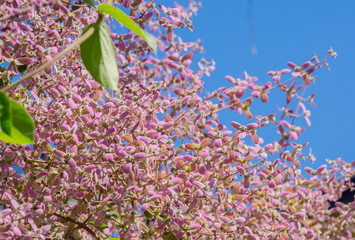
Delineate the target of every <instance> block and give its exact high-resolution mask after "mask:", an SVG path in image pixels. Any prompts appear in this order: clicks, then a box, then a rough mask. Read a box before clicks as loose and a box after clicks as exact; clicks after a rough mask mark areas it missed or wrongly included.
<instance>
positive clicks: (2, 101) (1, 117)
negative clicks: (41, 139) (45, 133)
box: [0, 92, 35, 144]
mask: <svg viewBox="0 0 355 240" xmlns="http://www.w3.org/2000/svg"><path fill="white" fill-rule="evenodd" d="M0 127H1V129H0V140H2V141H5V142H7V143H13V144H29V143H33V138H34V134H33V132H34V128H35V126H34V123H33V121H32V119H31V117H30V115H29V114H28V113H27V112H26V110H25V109H24V108H23V107H22V106H21V105H20V104H18V103H17V102H15V101H13V100H11V99H8V97H7V96H6V94H5V93H3V92H0Z"/></svg>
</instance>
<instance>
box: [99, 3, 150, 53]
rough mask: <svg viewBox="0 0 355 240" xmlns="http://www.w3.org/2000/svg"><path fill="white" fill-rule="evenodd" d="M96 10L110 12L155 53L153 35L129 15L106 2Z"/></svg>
mask: <svg viewBox="0 0 355 240" xmlns="http://www.w3.org/2000/svg"><path fill="white" fill-rule="evenodd" d="M97 10H98V11H99V12H104V13H108V14H110V16H111V17H114V18H115V19H116V20H117V21H118V22H120V23H122V24H123V25H124V26H126V27H127V28H128V29H129V30H131V31H132V32H134V33H136V34H137V35H138V36H140V37H141V38H143V39H144V40H145V41H146V42H147V44H148V45H149V47H151V48H152V49H153V51H154V53H155V54H157V42H156V41H155V39H154V37H153V36H152V35H150V34H149V33H147V32H146V31H144V30H143V29H141V28H140V27H139V26H138V25H137V24H136V23H135V22H134V21H133V20H132V19H131V18H130V17H129V16H127V15H126V14H125V13H124V12H122V11H121V10H120V9H118V8H116V7H114V6H111V5H108V4H101V5H100V6H99V7H98V8H97Z"/></svg>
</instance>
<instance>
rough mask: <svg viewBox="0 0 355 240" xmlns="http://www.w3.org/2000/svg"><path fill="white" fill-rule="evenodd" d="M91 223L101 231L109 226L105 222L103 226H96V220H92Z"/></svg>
mask: <svg viewBox="0 0 355 240" xmlns="http://www.w3.org/2000/svg"><path fill="white" fill-rule="evenodd" d="M89 224H90V225H92V226H94V227H95V228H96V229H97V230H99V231H100V232H102V231H103V230H104V229H106V228H108V226H107V225H106V224H104V223H103V224H102V225H101V226H96V225H95V222H94V221H90V222H89Z"/></svg>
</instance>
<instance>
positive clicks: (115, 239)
mask: <svg viewBox="0 0 355 240" xmlns="http://www.w3.org/2000/svg"><path fill="white" fill-rule="evenodd" d="M108 239H110V240H120V239H119V238H114V237H110V236H108Z"/></svg>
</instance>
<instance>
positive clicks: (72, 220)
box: [53, 213, 101, 239]
mask: <svg viewBox="0 0 355 240" xmlns="http://www.w3.org/2000/svg"><path fill="white" fill-rule="evenodd" d="M53 215H54V216H57V217H60V218H62V219H64V220H66V221H68V222H72V223H75V224H76V225H78V226H79V227H81V228H82V229H84V230H86V231H87V232H88V233H90V234H91V235H92V236H93V237H94V238H95V239H101V238H100V237H99V236H97V235H96V233H95V232H94V231H93V230H92V229H91V228H89V227H88V226H86V225H85V224H83V223H81V222H78V221H76V220H75V219H73V218H71V217H67V216H63V215H61V214H59V213H54V214H53Z"/></svg>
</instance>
